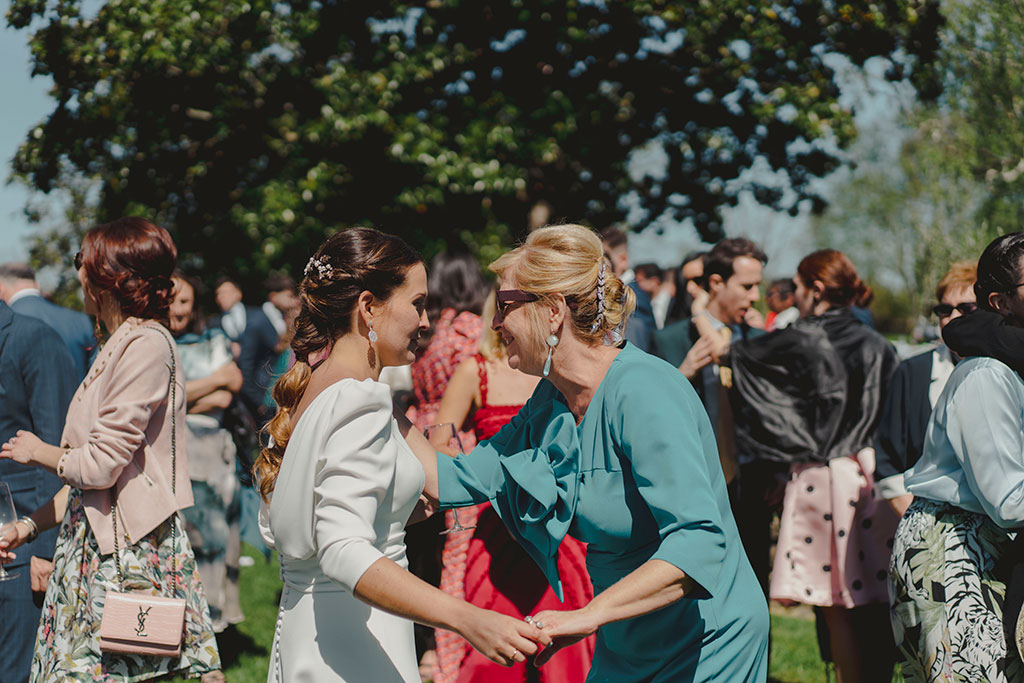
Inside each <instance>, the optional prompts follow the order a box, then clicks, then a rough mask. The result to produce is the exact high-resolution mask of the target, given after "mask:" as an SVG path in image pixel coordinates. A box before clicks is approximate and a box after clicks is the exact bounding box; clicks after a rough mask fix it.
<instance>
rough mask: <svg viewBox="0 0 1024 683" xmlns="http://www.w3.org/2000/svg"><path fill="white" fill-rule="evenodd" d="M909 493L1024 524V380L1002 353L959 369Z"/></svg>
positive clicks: (1007, 524) (935, 416) (1003, 522)
mask: <svg viewBox="0 0 1024 683" xmlns="http://www.w3.org/2000/svg"><path fill="white" fill-rule="evenodd" d="M906 486H907V491H909V492H910V493H912V494H914V495H915V496H920V497H921V498H927V499H928V500H933V501H937V502H940V503H950V504H952V505H956V506H957V507H960V508H963V509H964V510H969V511H971V512H977V513H981V514H985V515H988V516H989V517H990V518H991V519H992V520H993V521H994V522H995V523H996V524H998V525H999V526H1001V527H1004V528H1011V527H1018V526H1024V381H1021V378H1020V377H1019V376H1018V375H1017V373H1015V372H1014V371H1013V370H1011V369H1010V368H1009V367H1007V366H1006V365H1004V364H1003V363H1001V362H999V361H997V360H995V359H994V358H969V359H967V360H965V361H963V362H962V363H960V364H959V365H957V366H956V369H954V370H953V374H952V375H950V377H949V381H948V382H947V383H946V388H945V389H944V390H943V391H942V394H941V395H940V396H939V400H938V402H937V403H936V405H935V410H934V411H932V417H931V421H930V422H929V423H928V432H927V434H926V436H925V443H924V452H923V453H922V454H921V459H920V460H919V461H918V462H917V464H916V465H914V466H913V467H912V468H911V469H910V470H908V471H907V474H906Z"/></svg>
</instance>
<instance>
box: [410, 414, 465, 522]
mask: <svg viewBox="0 0 1024 683" xmlns="http://www.w3.org/2000/svg"><path fill="white" fill-rule="evenodd" d="M423 436H425V437H427V441H429V442H430V445H431V446H433V447H434V449H435V450H438V451H441V452H442V453H455V454H457V455H462V453H463V451H462V441H460V440H459V430H457V429H456V428H455V424H454V423H452V422H443V423H441V424H437V425H430V426H429V427H427V428H426V429H424V430H423ZM452 517H453V518H454V520H455V522H454V524H452V526H451V527H450V528H448V529H445V530H444V531H442V532H441V535H442V536H444V535H445V534H450V533H454V532H456V531H469V530H470V529H475V528H476V527H475V526H462V522H460V521H459V513H458V511H457V510H456V509H455V508H452Z"/></svg>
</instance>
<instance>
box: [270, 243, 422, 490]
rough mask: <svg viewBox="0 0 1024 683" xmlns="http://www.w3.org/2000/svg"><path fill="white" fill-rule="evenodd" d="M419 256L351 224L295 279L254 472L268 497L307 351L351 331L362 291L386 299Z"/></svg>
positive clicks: (304, 376)
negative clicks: (281, 361) (283, 354)
mask: <svg viewBox="0 0 1024 683" xmlns="http://www.w3.org/2000/svg"><path fill="white" fill-rule="evenodd" d="M417 263H423V259H422V258H421V257H420V255H419V254H417V253H416V252H415V251H413V249H412V248H411V247H410V246H409V245H408V244H406V243H405V242H404V241H403V240H402V239H400V238H398V237H395V236H394V235H387V234H385V233H382V232H378V231H377V230H372V229H370V228H351V229H349V230H344V231H342V232H338V233H335V234H334V235H332V236H331V237H329V238H327V241H326V242H324V243H323V244H322V245H321V246H320V248H319V249H317V251H316V253H315V254H314V255H313V258H312V259H310V261H309V265H307V266H306V271H305V277H304V278H303V279H302V282H301V283H300V284H299V301H300V303H301V308H300V310H299V315H298V317H297V318H296V319H295V334H294V336H293V337H292V340H291V348H292V351H294V352H295V365H293V366H292V367H291V369H290V370H288V372H286V373H284V374H283V375H281V377H280V379H278V380H277V382H275V383H274V388H273V391H272V395H273V397H274V402H275V403H277V406H278V408H277V413H276V414H275V415H274V417H273V419H271V420H270V422H268V423H267V426H266V427H265V430H266V432H267V433H268V434H270V436H271V437H273V443H272V445H270V446H268V447H266V448H264V449H263V450H262V451H261V452H260V455H259V457H258V458H257V459H256V463H255V464H254V465H253V472H254V474H255V475H256V479H257V481H259V483H260V493H261V494H262V496H263V498H264V500H267V499H268V498H269V496H270V494H271V492H273V490H274V483H275V482H276V481H277V473H278V471H279V470H280V469H281V461H282V460H283V459H284V451H285V448H287V447H288V440H289V439H290V438H291V433H292V419H291V418H292V414H293V412H294V411H295V409H296V408H297V407H298V405H299V402H300V401H302V395H303V394H304V393H305V391H306V386H307V385H308V384H309V378H310V376H311V375H312V368H311V367H310V364H309V356H310V354H312V353H315V352H316V351H319V350H321V349H323V348H326V347H328V346H329V345H331V344H332V343H333V342H334V341H335V340H337V339H338V338H340V337H342V336H344V335H346V334H348V333H349V332H351V331H352V329H351V328H352V318H353V316H352V314H353V312H354V311H355V309H356V302H357V301H358V299H359V295H360V294H362V293H363V292H366V291H368V292H370V293H371V294H373V296H374V297H375V298H376V299H378V300H380V301H386V300H387V299H388V298H389V297H390V296H391V295H392V294H393V293H394V291H395V290H396V289H398V288H399V287H401V286H402V284H403V283H404V282H405V278H406V275H407V274H408V272H409V269H410V268H412V267H413V266H414V265H416V264H417Z"/></svg>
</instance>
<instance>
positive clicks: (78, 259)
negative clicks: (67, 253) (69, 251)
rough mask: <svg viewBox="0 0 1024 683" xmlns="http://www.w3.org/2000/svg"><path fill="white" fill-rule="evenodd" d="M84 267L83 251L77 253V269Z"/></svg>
mask: <svg viewBox="0 0 1024 683" xmlns="http://www.w3.org/2000/svg"><path fill="white" fill-rule="evenodd" d="M81 269H82V252H78V253H77V254H75V270H81Z"/></svg>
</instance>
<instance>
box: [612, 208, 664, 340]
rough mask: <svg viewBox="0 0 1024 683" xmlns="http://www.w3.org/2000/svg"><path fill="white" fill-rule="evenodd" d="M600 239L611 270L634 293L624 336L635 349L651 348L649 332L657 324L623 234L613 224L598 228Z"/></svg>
mask: <svg viewBox="0 0 1024 683" xmlns="http://www.w3.org/2000/svg"><path fill="white" fill-rule="evenodd" d="M601 241H602V242H603V243H604V253H605V256H607V257H608V260H609V261H611V264H612V270H613V271H615V274H616V275H618V276H619V279H620V280H622V283H623V284H625V285H626V286H627V287H629V288H630V289H632V290H633V293H634V294H635V295H636V310H634V311H633V315H632V316H630V318H629V320H628V321H626V339H627V340H629V342H630V343H632V344H633V345H634V346H636V347H637V348H639V349H641V350H643V351H650V350H651V335H652V334H653V333H654V331H655V330H656V329H657V327H658V326H657V324H656V323H655V322H654V309H653V308H652V306H651V295H650V294H648V293H647V292H645V291H644V290H643V289H641V288H640V286H639V285H638V284H637V282H636V273H634V272H633V269H632V268H630V266H629V247H628V245H627V242H626V233H624V232H622V231H621V230H619V229H618V228H616V227H611V228H605V229H604V230H602V231H601Z"/></svg>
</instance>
